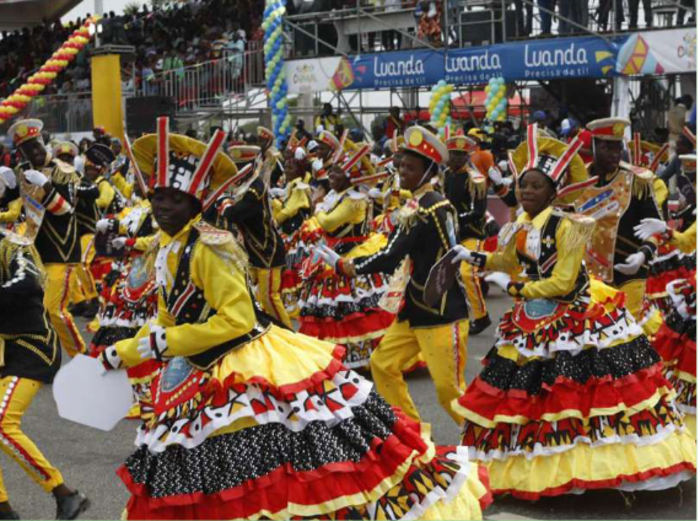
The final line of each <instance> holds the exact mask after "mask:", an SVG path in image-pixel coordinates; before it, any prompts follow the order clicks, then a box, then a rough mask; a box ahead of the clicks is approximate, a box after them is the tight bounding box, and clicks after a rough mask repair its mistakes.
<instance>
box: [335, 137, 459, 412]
mask: <svg viewBox="0 0 700 521" xmlns="http://www.w3.org/2000/svg"><path fill="white" fill-rule="evenodd" d="M405 140H406V141H405V143H406V144H405V146H404V148H403V152H402V158H401V166H400V170H399V175H400V177H401V188H402V189H405V190H410V191H412V192H413V198H411V199H410V200H409V201H408V202H406V204H405V205H404V206H403V207H402V208H401V210H400V211H399V214H398V226H397V227H396V229H395V230H394V232H393V233H392V234H391V235H390V236H389V242H388V244H387V246H386V248H384V249H382V250H380V251H378V252H377V253H375V254H372V255H368V256H365V257H358V258H354V259H348V258H339V256H338V255H337V253H336V252H333V251H330V250H329V249H328V248H324V249H323V254H324V256H325V258H326V261H327V262H328V263H329V264H331V265H333V266H336V268H337V269H338V271H340V272H341V273H343V274H344V275H346V276H348V277H354V276H364V277H366V276H368V275H370V274H373V273H394V272H395V271H396V273H397V275H395V276H398V277H402V279H403V280H402V282H403V283H402V284H398V283H396V286H397V287H401V288H402V290H403V291H402V292H401V293H402V296H403V298H404V300H405V305H404V306H403V308H402V309H401V311H400V312H399V314H398V316H397V317H396V320H395V321H394V322H393V323H392V324H391V327H390V328H389V330H388V331H387V333H386V335H384V338H383V339H382V341H381V342H380V343H379V345H378V346H377V348H376V349H375V351H374V352H373V353H372V358H371V367H372V376H373V378H374V381H375V383H376V385H377V389H378V390H379V392H380V393H381V394H382V396H383V397H384V398H385V399H386V400H387V401H388V402H389V403H391V404H392V405H395V406H398V407H400V408H401V409H402V410H403V411H404V412H405V413H406V414H408V415H409V416H410V417H411V418H415V419H416V420H418V419H419V418H420V416H419V414H418V409H417V408H416V406H415V404H414V403H413V400H412V399H411V396H410V394H409V392H408V385H407V384H406V382H405V380H404V378H403V374H402V370H403V369H404V368H405V367H406V366H407V364H408V363H409V361H410V360H411V359H413V358H414V357H415V356H416V355H417V354H419V353H422V354H423V358H424V360H425V362H426V363H427V365H428V370H429V371H430V375H431V376H432V378H433V381H434V382H435V388H436V390H437V394H438V400H439V402H440V404H441V405H442V406H443V408H444V409H445V410H446V411H447V413H448V414H449V415H450V416H451V417H452V418H453V419H454V420H455V422H457V423H459V422H460V421H461V418H459V416H458V415H457V414H455V413H454V412H453V411H452V409H451V403H452V400H454V399H455V398H457V397H459V396H461V394H462V393H463V392H464V389H465V383H464V367H465V364H466V357H467V339H468V335H469V319H468V310H467V302H466V297H465V295H464V288H463V287H462V286H461V283H459V284H457V285H454V286H452V288H451V289H450V290H449V291H448V292H447V293H446V294H445V296H444V297H443V298H442V299H441V300H440V302H438V303H437V304H435V305H432V306H431V305H428V304H427V303H426V302H425V300H424V296H423V289H424V287H425V283H426V280H427V278H428V273H429V272H430V269H431V268H432V267H433V265H434V264H435V263H436V262H437V261H438V260H439V259H440V258H441V257H442V256H443V255H444V254H445V253H446V252H447V251H448V250H449V249H450V248H451V247H452V246H453V244H454V242H453V241H456V237H455V231H456V226H457V224H456V223H457V216H456V212H455V209H454V207H453V206H452V205H451V204H450V202H449V201H448V200H447V199H445V198H444V197H443V196H442V195H440V194H439V193H437V192H436V191H435V190H434V188H433V185H432V183H431V180H432V178H433V177H434V176H436V175H437V174H438V170H439V166H440V165H441V164H443V163H444V162H445V161H446V160H447V149H446V148H445V145H444V144H443V143H442V142H441V141H440V140H439V139H438V138H437V137H436V136H435V135H434V134H432V133H431V132H429V131H428V130H426V129H424V128H422V127H411V128H409V129H408V130H407V131H406V133H405ZM341 253H342V252H341ZM405 258H407V259H408V260H406V261H404V259H405ZM402 263H403V265H402ZM400 266H401V267H400ZM397 268H398V270H397ZM392 285H393V284H392ZM404 292H405V293H404Z"/></svg>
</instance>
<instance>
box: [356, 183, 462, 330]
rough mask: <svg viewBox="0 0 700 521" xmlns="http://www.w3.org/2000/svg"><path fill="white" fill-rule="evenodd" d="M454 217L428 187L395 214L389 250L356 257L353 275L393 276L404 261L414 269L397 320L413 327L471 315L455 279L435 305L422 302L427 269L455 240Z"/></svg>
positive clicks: (437, 324)
mask: <svg viewBox="0 0 700 521" xmlns="http://www.w3.org/2000/svg"><path fill="white" fill-rule="evenodd" d="M456 220H457V215H456V211H455V209H454V207H453V206H452V204H450V201H448V200H447V199H446V198H445V197H444V196H443V195H441V194H439V193H437V192H435V191H434V189H433V187H432V186H431V185H430V184H429V183H428V184H425V185H423V186H422V187H421V188H419V189H418V190H417V191H416V192H415V193H414V197H413V198H412V199H411V200H409V201H408V202H407V203H406V204H405V205H404V206H403V207H402V208H401V210H399V216H398V225H397V227H396V229H395V230H394V231H393V232H392V233H391V235H390V236H389V242H388V244H387V246H386V247H385V248H384V249H382V250H380V251H378V252H377V253H375V254H374V255H369V256H366V257H358V258H356V259H354V265H355V271H356V272H357V273H358V274H366V273H375V272H382V273H393V272H394V271H395V270H396V268H397V267H399V265H400V264H401V262H402V261H403V260H404V258H406V257H408V259H409V262H410V263H411V265H412V270H411V273H410V278H409V280H408V281H407V285H406V290H405V305H404V307H403V308H402V309H401V311H400V312H399V316H398V319H399V320H400V321H403V320H408V322H409V325H410V326H411V327H417V328H420V327H432V326H440V325H445V324H451V323H454V322H456V321H459V320H465V319H467V318H468V316H469V312H468V308H467V301H466V297H465V294H464V289H463V287H462V283H461V281H460V280H459V279H458V280H457V281H456V283H455V284H453V285H452V287H451V288H450V289H449V291H447V292H446V293H445V294H444V295H443V297H442V299H441V300H440V301H438V302H437V303H436V304H435V305H433V306H429V305H428V304H426V303H425V301H424V299H423V292H424V290H425V283H426V281H427V279H428V274H429V273H430V269H431V268H432V267H433V265H434V264H435V263H437V261H439V260H440V258H441V257H442V256H443V255H444V254H445V253H447V251H448V250H449V249H450V248H451V247H452V246H453V241H456V237H454V234H455V232H456Z"/></svg>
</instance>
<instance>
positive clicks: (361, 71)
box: [345, 50, 445, 89]
mask: <svg viewBox="0 0 700 521" xmlns="http://www.w3.org/2000/svg"><path fill="white" fill-rule="evenodd" d="M444 58H445V55H444V53H442V52H437V51H430V50H420V51H398V52H385V53H378V54H364V55H361V56H354V57H353V56H351V57H350V58H349V63H350V65H351V67H352V73H353V76H354V78H353V81H352V83H351V84H350V85H349V86H346V87H345V88H347V89H388V88H391V87H425V86H430V85H435V84H436V83H437V82H438V81H440V80H441V79H442V78H444V76H445V66H444Z"/></svg>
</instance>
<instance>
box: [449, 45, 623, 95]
mask: <svg viewBox="0 0 700 521" xmlns="http://www.w3.org/2000/svg"><path fill="white" fill-rule="evenodd" d="M617 51H618V46H617V45H616V44H614V43H609V42H607V41H605V40H603V39H602V38H596V37H580V38H557V39H548V40H530V41H527V42H518V43H505V44H498V45H491V46H488V47H475V48H472V49H451V50H449V51H448V53H447V58H446V60H445V78H444V79H445V81H446V82H448V83H455V84H470V83H486V82H487V81H488V80H489V79H490V78H491V77H494V76H495V77H498V76H502V77H503V78H505V80H506V81H515V80H555V79H569V78H605V77H610V76H613V75H615V74H616V71H615V60H616V57H617Z"/></svg>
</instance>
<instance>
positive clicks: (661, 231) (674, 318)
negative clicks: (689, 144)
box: [635, 154, 697, 436]
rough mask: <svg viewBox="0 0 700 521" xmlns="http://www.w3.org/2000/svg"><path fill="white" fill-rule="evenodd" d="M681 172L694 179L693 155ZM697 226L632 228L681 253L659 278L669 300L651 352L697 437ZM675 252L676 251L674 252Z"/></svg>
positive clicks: (649, 222) (647, 222)
mask: <svg viewBox="0 0 700 521" xmlns="http://www.w3.org/2000/svg"><path fill="white" fill-rule="evenodd" d="M680 160H681V162H682V168H683V172H684V174H686V175H692V176H694V175H695V171H696V168H697V167H696V161H697V158H696V156H695V154H688V155H682V156H680ZM696 229H697V223H695V222H694V223H692V224H691V225H690V226H689V227H688V229H687V230H686V231H684V232H678V231H674V230H671V229H670V228H669V227H668V225H667V224H666V222H665V221H662V220H659V219H643V220H642V222H641V223H640V224H639V225H637V226H636V227H635V235H636V236H637V237H638V238H639V239H641V240H647V239H648V238H649V237H652V236H656V237H659V238H660V240H661V242H662V244H661V247H664V246H666V245H669V246H671V247H673V248H677V250H680V252H681V253H680V255H679V256H678V257H677V258H676V259H675V262H674V263H673V265H672V266H669V269H670V272H669V273H663V274H660V275H659V278H660V279H662V280H663V281H664V282H666V285H665V288H664V289H665V294H666V296H667V297H666V298H667V300H668V303H667V305H665V306H664V307H663V309H664V311H665V313H664V324H663V325H662V326H661V328H660V329H659V331H658V333H657V334H656V336H655V337H654V342H653V345H654V348H655V349H656V351H657V352H658V353H659V355H660V356H661V358H662V359H663V361H664V363H665V364H666V368H667V373H666V377H667V378H668V379H669V381H670V382H671V383H672V384H673V387H674V389H675V390H676V393H677V398H676V401H677V404H678V409H679V410H680V411H681V412H683V413H685V415H686V416H685V421H686V423H687V424H688V426H689V427H690V429H691V431H692V433H693V435H694V436H697V430H696V429H697V426H696V414H697V409H696V407H697V405H696V403H697V338H696V336H697V332H696V326H697V281H696V269H695V266H696V262H697V260H696V250H697V233H696ZM677 250H676V251H677Z"/></svg>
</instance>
